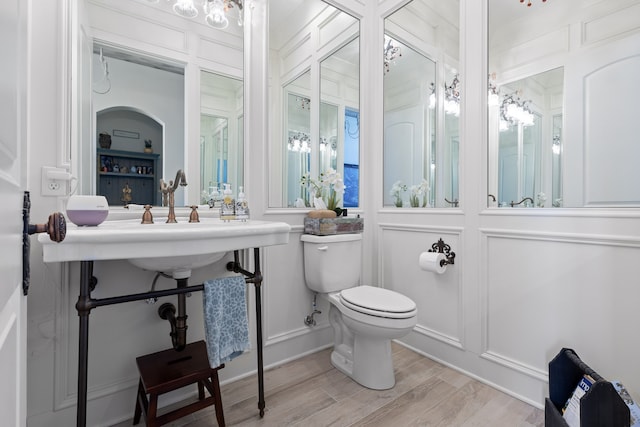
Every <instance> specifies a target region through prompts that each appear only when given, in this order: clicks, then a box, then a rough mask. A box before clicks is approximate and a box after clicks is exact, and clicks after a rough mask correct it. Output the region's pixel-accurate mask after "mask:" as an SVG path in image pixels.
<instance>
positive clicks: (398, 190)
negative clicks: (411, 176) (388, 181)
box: [389, 181, 407, 208]
mask: <svg viewBox="0 0 640 427" xmlns="http://www.w3.org/2000/svg"><path fill="white" fill-rule="evenodd" d="M405 191H407V185H406V184H405V183H403V182H402V181H396V182H395V183H394V184H393V186H392V187H391V191H389V194H390V195H391V196H392V197H395V199H396V201H395V205H396V207H398V208H401V207H402V193H404V192H405Z"/></svg>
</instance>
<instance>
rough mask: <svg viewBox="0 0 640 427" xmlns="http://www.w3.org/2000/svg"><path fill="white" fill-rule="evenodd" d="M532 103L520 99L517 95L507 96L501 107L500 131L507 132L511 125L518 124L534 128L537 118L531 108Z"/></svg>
mask: <svg viewBox="0 0 640 427" xmlns="http://www.w3.org/2000/svg"><path fill="white" fill-rule="evenodd" d="M530 103H531V101H530V100H522V99H520V98H519V97H518V96H517V93H512V94H511V95H505V97H504V99H503V100H502V104H501V105H500V130H507V129H509V126H510V125H518V124H522V126H532V125H533V124H534V122H533V121H534V118H535V116H534V115H533V112H532V111H531V108H529V104H530Z"/></svg>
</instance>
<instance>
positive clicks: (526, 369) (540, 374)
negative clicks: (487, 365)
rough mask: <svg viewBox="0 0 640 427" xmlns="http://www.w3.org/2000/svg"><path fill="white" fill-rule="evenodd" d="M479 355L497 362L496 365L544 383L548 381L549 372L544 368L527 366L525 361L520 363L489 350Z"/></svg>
mask: <svg viewBox="0 0 640 427" xmlns="http://www.w3.org/2000/svg"><path fill="white" fill-rule="evenodd" d="M480 357H482V358H483V359H486V360H490V361H491V362H494V363H497V364H498V365H501V366H504V367H505V368H508V369H511V370H514V371H517V372H519V373H521V374H524V375H527V376H529V377H531V378H533V379H536V380H539V381H542V382H545V383H548V382H549V374H548V372H547V371H546V370H541V369H538V368H535V367H533V366H529V365H527V364H525V363H521V362H519V361H517V360H514V359H510V358H508V357H505V356H502V355H500V354H497V353H493V352H490V351H488V352H485V353H482V354H481V355H480Z"/></svg>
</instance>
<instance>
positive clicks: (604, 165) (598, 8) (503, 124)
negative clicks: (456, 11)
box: [487, 0, 640, 208]
mask: <svg viewBox="0 0 640 427" xmlns="http://www.w3.org/2000/svg"><path fill="white" fill-rule="evenodd" d="M530 3H531V6H529V7H527V2H525V3H520V2H519V1H515V0H489V2H488V5H489V27H488V28H489V30H488V37H489V40H488V46H489V61H488V64H489V70H488V127H487V128H488V132H489V133H488V150H489V153H488V154H489V155H488V162H489V165H488V166H489V168H488V171H489V176H488V194H489V197H488V206H489V207H507V208H516V207H517V208H523V207H545V208H553V207H571V208H575V207H640V188H639V187H638V186H637V185H636V183H637V182H638V180H640V169H638V168H637V166H636V159H637V158H638V156H640V147H638V144H637V143H636V142H637V137H636V134H637V133H636V131H635V126H634V117H633V114H632V113H631V111H633V110H634V107H633V105H632V104H631V103H632V102H633V100H635V99H636V98H637V97H638V96H639V95H640V82H639V81H638V79H637V75H638V74H639V73H640V24H639V23H640V1H639V0H607V1H606V2H584V1H580V0H567V1H561V2H554V1H547V2H542V1H540V0H531V2H530Z"/></svg>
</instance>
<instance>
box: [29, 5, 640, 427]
mask: <svg viewBox="0 0 640 427" xmlns="http://www.w3.org/2000/svg"><path fill="white" fill-rule="evenodd" d="M68 1H71V0H68ZM72 3H73V2H71V4H72ZM97 3H100V4H99V7H102V8H104V9H105V10H104V11H103V12H104V13H105V14H109V13H112V12H113V11H112V9H110V7H111V5H112V2H108V5H109V6H107V2H96V4H97ZM120 3H121V2H113V4H120ZM130 3H132V6H131V7H132V8H134V9H136V10H137V8H142V7H143V6H142V4H143V3H137V2H130ZM399 3H401V2H400V1H399V0H387V1H382V2H379V3H378V2H376V1H366V2H365V1H364V0H352V1H343V2H340V5H339V6H342V7H346V8H348V10H349V11H350V12H351V13H353V14H355V15H356V16H358V17H360V18H361V19H362V25H361V37H362V39H363V40H366V42H363V49H362V64H361V68H360V69H361V71H360V73H361V90H360V94H361V95H360V97H361V101H360V105H361V118H362V119H361V123H362V132H361V140H362V141H366V144H364V145H363V147H362V153H361V168H362V181H361V182H362V185H363V187H362V189H361V197H362V202H361V208H360V212H361V213H362V214H363V216H364V217H365V233H364V262H363V282H364V283H367V284H372V285H381V286H384V287H386V288H390V289H395V290H399V291H401V292H404V293H406V294H408V295H409V296H411V297H412V298H414V299H415V300H416V302H417V304H418V309H419V313H420V314H419V322H418V326H417V327H416V329H415V330H414V332H412V333H411V334H410V335H409V336H408V337H407V338H406V339H404V340H403V342H405V343H406V344H408V345H410V346H412V347H413V348H415V349H417V350H419V351H421V352H423V353H425V354H427V355H430V356H431V357H434V358H436V359H438V360H440V361H442V362H444V363H446V364H449V365H451V366H454V367H456V368H458V369H461V370H463V371H465V372H468V373H469V374H471V375H473V376H476V377H478V378H480V379H482V380H483V381H486V382H488V383H490V384H494V385H496V386H497V387H498V388H500V389H502V390H504V391H506V392H508V393H510V394H513V395H515V396H518V397H520V398H522V399H523V400H525V401H527V402H530V403H532V404H534V405H538V406H541V405H542V402H543V397H544V396H545V394H546V393H547V384H546V381H547V363H548V361H549V360H550V359H551V358H552V357H553V356H554V355H555V354H556V353H557V351H559V349H560V348H561V347H563V346H566V347H571V348H573V349H574V350H576V351H577V352H578V354H579V355H580V356H581V357H582V358H583V359H584V360H585V361H586V362H587V363H588V364H590V365H591V366H592V367H593V368H595V369H596V370H597V371H599V373H601V374H602V375H603V376H605V377H607V378H611V379H614V378H615V379H620V380H621V381H623V382H624V383H625V385H626V386H627V387H628V389H629V390H630V392H631V394H632V395H633V396H634V397H635V398H636V399H640V377H639V376H638V370H637V366H636V365H637V360H639V359H640V343H639V342H638V340H637V339H636V336H637V331H636V329H637V325H638V324H640V319H639V315H638V314H637V313H638V311H637V310H635V309H634V303H635V302H637V301H640V288H638V287H637V286H635V281H636V278H637V277H638V276H640V267H639V266H640V264H636V260H637V259H638V257H639V256H640V251H639V249H640V221H638V217H639V216H640V215H639V212H638V211H637V210H636V209H624V210H623V209H597V210H596V209H554V210H551V209H545V210H542V209H536V210H533V209H526V210H525V209H518V210H498V209H486V201H487V198H486V189H487V182H486V176H487V168H486V164H487V161H486V160H487V159H486V150H487V142H486V136H485V135H486V121H485V120H484V116H485V114H484V111H485V109H486V106H485V105H486V103H485V101H484V97H485V94H484V91H485V84H486V72H485V70H486V46H485V45H484V43H483V40H484V31H485V26H484V25H483V22H485V21H484V20H485V19H486V9H485V7H486V0H483V1H477V0H461V28H462V34H461V43H462V51H461V61H460V62H461V81H462V82H463V91H464V93H465V98H464V99H465V101H464V102H463V104H462V112H461V115H460V118H461V138H460V147H461V149H460V155H461V158H460V164H461V168H460V171H461V173H460V180H461V188H460V199H461V205H460V208H459V209H430V210H424V211H423V210H410V209H406V210H404V209H403V210H399V209H395V208H382V206H383V191H382V188H383V182H382V176H381V174H380V171H381V170H382V165H383V159H382V146H383V145H382V128H381V126H382V123H383V120H382V118H383V117H382V90H381V89H382V67H381V66H380V56H379V55H377V54H376V52H380V51H381V50H382V37H380V34H382V16H384V15H386V14H387V13H388V12H389V11H391V10H392V9H393V8H394V7H396V6H398V5H399ZM68 4H69V3H68V2H67V1H65V0H57V1H51V2H42V3H40V4H39V6H38V7H37V8H32V13H33V16H32V23H33V30H34V33H33V35H32V49H33V56H32V58H31V73H32V75H31V79H30V83H31V85H30V94H31V98H30V99H31V103H30V106H29V111H30V115H31V123H32V124H31V127H30V157H29V171H28V175H29V177H28V181H29V187H30V188H29V189H31V190H32V206H33V209H32V215H31V216H32V218H33V220H36V219H37V218H38V217H42V218H46V216H47V215H48V213H49V212H51V211H53V210H59V209H61V203H62V201H60V200H56V199H53V198H45V197H39V185H40V175H39V174H40V167H41V166H42V165H51V164H52V163H56V164H59V165H63V164H65V162H68V160H69V156H68V153H67V152H66V151H65V149H64V148H63V147H65V141H66V140H67V137H68V135H66V133H65V131H64V129H65V123H67V121H66V117H65V116H64V114H65V111H66V110H65V109H66V107H67V103H66V98H65V97H64V96H63V94H64V93H66V92H65V88H66V86H65V84H66V83H65V82H66V79H65V78H64V76H65V75H66V74H65V71H66V68H65V67H66V63H65V61H64V60H63V59H61V58H64V54H65V48H64V47H65V43H64V40H65V36H66V33H65V32H64V31H63V30H64V28H65V27H64V23H65V22H66V14H65V13H64V11H65V7H66V6H67V5H68ZM92 4H93V3H92ZM144 7H146V5H145V6H144ZM145 10H146V9H145ZM251 13H252V20H253V22H252V25H247V26H246V27H245V31H246V33H247V35H248V37H249V39H248V40H249V42H248V45H247V46H246V49H245V59H247V58H248V57H251V60H252V62H251V63H250V64H249V65H248V66H247V67H246V68H245V70H244V73H243V75H244V79H245V82H246V83H247V86H246V87H247V91H246V95H245V96H246V97H245V105H246V109H245V114H246V118H247V120H246V124H247V125H246V127H245V132H246V134H245V140H246V141H247V147H248V149H247V153H246V162H247V163H246V166H247V168H246V169H247V170H246V174H245V181H246V186H247V188H248V196H249V202H250V204H251V209H252V211H251V212H252V215H253V216H254V217H255V218H260V219H272V220H284V221H287V222H289V223H290V224H292V226H293V229H292V233H291V236H290V243H289V244H288V245H284V246H277V247H272V248H269V249H268V250H266V251H264V257H263V271H264V274H265V280H266V281H265V284H264V286H263V292H264V294H263V298H264V306H265V310H264V321H265V339H266V348H265V357H266V362H265V363H266V364H267V365H269V364H273V363H277V362H280V361H284V360H287V359H289V358H293V357H297V356H299V355H301V354H303V353H305V352H308V351H313V350H314V349H316V348H319V347H322V346H324V345H326V344H328V343H329V342H330V339H331V336H330V329H329V328H328V324H327V321H326V313H327V311H328V310H327V309H326V307H321V308H320V309H321V310H322V311H323V314H322V315H320V316H319V317H318V318H317V319H318V321H319V325H318V326H317V327H316V328H315V330H310V329H308V328H307V327H305V326H304V325H303V323H302V321H303V319H304V316H306V315H307V314H308V313H309V311H310V303H311V293H310V292H309V291H308V290H307V289H306V288H305V286H304V279H303V270H302V247H301V244H300V242H299V236H300V233H301V232H302V223H303V217H304V213H302V212H297V211H291V210H286V209H269V208H268V197H267V195H268V190H267V188H268V187H267V182H266V179H265V177H266V176H267V171H268V162H269V156H268V152H267V143H268V141H267V136H268V134H269V133H268V131H267V130H268V128H269V125H268V115H267V111H268V108H267V106H268V105H270V104H269V100H268V99H267V87H268V82H267V72H266V70H267V58H268V52H267V49H266V45H265V35H266V28H265V27H264V23H263V22H262V21H261V19H263V18H264V17H265V0H254V8H253V9H252V12H251ZM150 16H151V18H150V19H160V17H163V16H165V15H163V14H155V13H151V15H150ZM167 16H168V15H167ZM261 22H262V23H261ZM119 28H124V29H127V28H129V26H128V25H127V22H121V25H120V27H119ZM169 30H171V31H174V32H178V33H180V31H178V30H176V28H174V27H172V28H170V29H169V28H167V29H166V31H169ZM101 31H104V30H101V29H96V30H95V33H96V34H97V33H100V32H101ZM162 34H164V33H160V35H159V38H158V40H165V39H164V38H163V37H161V35H162ZM172 34H174V35H175V33H172ZM189 34H190V35H187V33H182V35H183V38H182V39H181V40H182V41H183V42H184V41H185V40H190V41H192V40H193V39H192V38H190V37H194V36H193V34H191V33H189ZM114 37H115V36H114ZM118 37H123V36H118ZM115 38H117V37H115ZM196 45H198V43H196ZM180 46H183V47H184V45H183V44H181V45H180ZM191 46H193V44H191ZM157 49H158V50H162V49H170V47H164V48H157ZM174 49H175V46H174ZM177 50H180V49H177ZM196 51H197V49H196ZM189 52H190V53H181V55H183V59H185V62H188V59H190V58H191V59H193V58H195V57H198V58H200V57H199V56H198V55H199V54H198V53H195V52H193V51H189ZM198 52H199V53H200V54H201V53H203V52H204V51H202V50H201V51H198ZM206 52H210V51H208V50H207V51H206ZM208 63H213V60H211V61H210V62H208ZM221 67H223V66H221ZM235 72H237V70H236V71H235ZM194 76H195V74H194V71H193V70H192V69H190V68H187V74H186V76H185V78H186V79H187V84H186V91H187V92H189V91H197V84H196V83H194V82H196V81H197V77H195V78H194ZM186 108H187V111H197V110H198V109H199V104H198V103H192V102H191V101H189V100H187V101H186ZM194 117H195V118H194ZM191 120H196V121H198V122H199V114H193V117H191V116H189V113H187V119H186V122H187V128H188V129H189V128H190V126H192V124H191ZM36 123H37V125H36ZM52 141H53V142H52ZM187 162H189V164H190V165H192V167H197V166H194V165H199V163H198V161H197V159H196V160H195V163H194V160H193V159H191V158H189V159H188V160H187ZM196 191H197V188H196ZM440 237H442V238H443V239H444V240H445V242H446V243H448V244H450V245H451V247H452V249H453V250H454V251H455V252H456V255H457V256H456V264H455V265H454V266H451V267H450V268H449V269H448V271H447V272H446V273H445V274H443V275H439V276H435V275H433V274H431V273H427V272H423V271H421V270H419V269H417V258H418V254H419V253H420V252H422V251H424V250H425V249H427V248H428V247H430V246H431V244H432V243H434V242H435V241H436V240H437V239H438V238H440ZM32 250H33V254H32V286H31V294H30V296H29V297H28V298H29V299H28V303H29V342H28V350H29V355H28V356H29V359H28V363H29V365H28V376H29V378H28V379H29V389H28V393H29V398H28V414H29V425H30V426H32V427H35V426H45V425H46V426H52V425H54V426H67V425H72V424H73V420H74V419H75V407H74V406H73V404H74V393H75V379H76V378H75V369H76V366H75V358H76V357H77V344H76V339H75V336H76V335H75V334H76V332H75V330H76V328H77V316H76V315H75V310H74V308H73V304H74V302H75V294H76V290H77V286H78V285H77V266H74V265H71V268H70V269H69V271H68V273H66V274H63V273H65V272H64V269H63V268H62V266H60V265H43V264H42V263H41V262H39V261H38V258H39V256H41V249H40V248H39V247H38V246H37V243H36V244H35V245H34V248H33V249H32ZM219 268H220V266H214V267H212V269H209V270H201V271H197V272H195V273H194V276H195V277H194V280H196V279H202V278H204V277H209V276H210V275H215V274H219V273H220V270H218V269H219ZM96 275H97V276H98V279H99V280H100V283H99V285H98V290H97V291H96V292H99V293H100V295H106V294H107V293H109V292H111V291H114V292H116V291H117V290H120V289H123V288H126V287H131V288H132V289H137V290H144V289H146V288H147V286H149V280H150V279H151V277H150V275H149V273H145V272H142V271H137V270H135V269H134V268H133V267H130V266H129V265H128V264H127V263H126V262H109V263H98V265H97V266H96ZM195 298H197V297H195ZM195 298H194V297H192V299H191V300H190V304H193V305H194V308H193V310H191V307H190V311H191V313H190V316H193V317H190V324H191V325H192V327H193V329H191V328H190V330H189V333H190V334H191V333H192V332H193V335H191V336H192V337H193V338H194V339H195V337H197V336H198V333H199V332H198V331H197V326H196V325H197V316H198V315H197V314H196V313H197V310H196V309H195V306H196V305H197V299H195ZM155 310H156V308H155V307H154V306H147V305H145V304H143V303H130V304H124V305H121V306H116V307H112V308H100V309H97V310H96V311H95V313H94V314H92V318H91V322H92V333H91V338H90V358H89V372H90V373H91V374H90V377H89V396H90V399H91V400H90V403H89V407H88V414H89V423H90V425H108V424H109V423H112V422H115V421H122V420H124V419H126V418H129V417H131V415H132V413H133V404H134V396H135V381H136V374H135V368H134V366H133V361H134V358H135V356H136V355H140V354H143V353H145V352H148V351H150V350H157V349H161V348H166V347H167V346H168V345H169V340H168V336H167V334H168V329H167V325H166V324H165V323H164V322H162V321H160V320H159V319H158V318H157V316H156V314H155ZM585 312H586V313H587V314H585ZM131 325H135V327H132V326H131ZM254 366H255V365H254V360H253V355H252V354H249V355H247V356H246V357H244V358H243V359H241V360H239V361H238V362H237V363H235V362H234V363H231V364H229V365H227V368H225V370H224V371H225V372H223V374H224V375H225V376H224V378H225V379H228V378H231V377H233V376H236V375H242V374H245V373H250V372H251V371H252V369H253V368H254ZM223 401H224V396H223ZM267 405H268V402H267Z"/></svg>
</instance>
